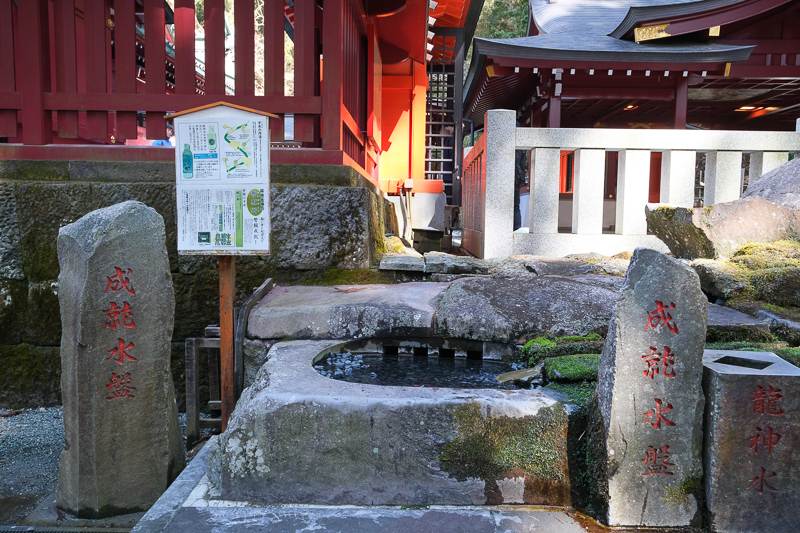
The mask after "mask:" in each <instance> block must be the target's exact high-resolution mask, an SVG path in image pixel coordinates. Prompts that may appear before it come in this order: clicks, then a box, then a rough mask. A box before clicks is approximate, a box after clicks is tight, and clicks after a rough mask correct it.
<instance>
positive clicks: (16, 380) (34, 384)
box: [0, 344, 61, 408]
mask: <svg viewBox="0 0 800 533" xmlns="http://www.w3.org/2000/svg"><path fill="white" fill-rule="evenodd" d="M0 368H2V369H3V371H2V372H0V406H2V407H7V408H21V407H42V406H44V407H48V406H52V405H58V404H59V403H61V385H60V376H61V361H60V359H59V349H58V348H56V347H45V348H43V347H39V346H31V345H30V344H15V345H0Z"/></svg>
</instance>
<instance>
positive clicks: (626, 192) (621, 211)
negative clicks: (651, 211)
mask: <svg viewBox="0 0 800 533" xmlns="http://www.w3.org/2000/svg"><path fill="white" fill-rule="evenodd" d="M649 192H650V150H620V151H619V174H618V177H617V227H616V234H617V235H645V234H647V220H646V219H645V216H644V206H645V204H647V200H648V197H649Z"/></svg>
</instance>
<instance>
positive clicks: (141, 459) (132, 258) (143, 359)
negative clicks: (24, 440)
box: [57, 201, 185, 518]
mask: <svg viewBox="0 0 800 533" xmlns="http://www.w3.org/2000/svg"><path fill="white" fill-rule="evenodd" d="M58 257H59V264H60V266H61V272H60V274H59V280H58V299H59V306H60V310H61V323H62V336H61V367H62V375H61V390H62V399H63V403H64V434H65V441H66V442H65V450H64V452H63V454H62V456H61V465H60V468H59V478H58V491H57V502H58V506H59V507H60V508H62V509H64V510H66V511H68V512H70V513H71V514H74V515H76V516H79V517H83V518H102V517H104V516H112V515H118V514H124V513H130V512H136V511H142V510H145V509H147V508H148V507H149V506H150V505H152V504H153V502H155V501H156V500H157V499H158V497H159V496H160V495H161V493H162V492H163V491H164V490H165V489H166V488H167V487H168V486H169V484H170V482H172V480H173V479H175V478H176V477H177V475H178V474H179V473H180V471H181V469H182V468H183V466H184V461H185V460H184V454H183V446H182V441H181V437H180V429H179V427H178V413H177V405H176V403H175V393H174V389H173V382H172V376H171V372H170V341H171V335H172V326H173V319H174V307H175V300H174V296H173V290H172V279H171V276H170V272H169V262H168V258H167V249H166V244H165V239H164V221H163V219H162V217H161V216H160V215H159V214H158V213H156V211H155V210H153V209H151V208H149V207H147V206H146V205H144V204H142V203H140V202H133V201H130V202H123V203H121V204H117V205H114V206H111V207H108V208H105V209H100V210H97V211H93V212H91V213H89V214H88V215H86V216H84V217H82V218H80V219H79V220H78V221H76V222H75V223H73V224H69V225H67V226H64V227H63V228H61V230H60V232H59V236H58Z"/></svg>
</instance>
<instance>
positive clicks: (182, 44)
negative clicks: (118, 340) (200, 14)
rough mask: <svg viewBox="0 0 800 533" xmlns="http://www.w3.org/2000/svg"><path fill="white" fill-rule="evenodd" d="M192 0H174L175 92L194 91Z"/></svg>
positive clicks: (188, 92) (187, 92) (193, 19)
mask: <svg viewBox="0 0 800 533" xmlns="http://www.w3.org/2000/svg"><path fill="white" fill-rule="evenodd" d="M194 21H195V18H194V0H175V94H194V93H195V89H196V87H195V73H194V71H195V69H194V56H195V50H194Z"/></svg>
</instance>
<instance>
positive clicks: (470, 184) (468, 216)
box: [461, 135, 486, 257]
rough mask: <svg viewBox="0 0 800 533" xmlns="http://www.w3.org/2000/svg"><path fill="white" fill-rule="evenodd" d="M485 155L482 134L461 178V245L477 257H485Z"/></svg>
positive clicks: (484, 141) (471, 152)
mask: <svg viewBox="0 0 800 533" xmlns="http://www.w3.org/2000/svg"><path fill="white" fill-rule="evenodd" d="M485 155H486V135H481V137H480V139H478V142H476V143H475V146H473V147H472V150H470V152H469V154H467V155H466V156H465V157H464V174H463V176H462V178H461V180H462V181H461V217H462V221H463V222H462V228H461V246H462V247H463V248H464V249H465V250H467V251H468V252H469V253H471V254H472V255H474V256H476V257H483V231H484V225H483V220H484V216H483V215H484V207H485V206H484V202H485V199H486V162H485Z"/></svg>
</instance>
